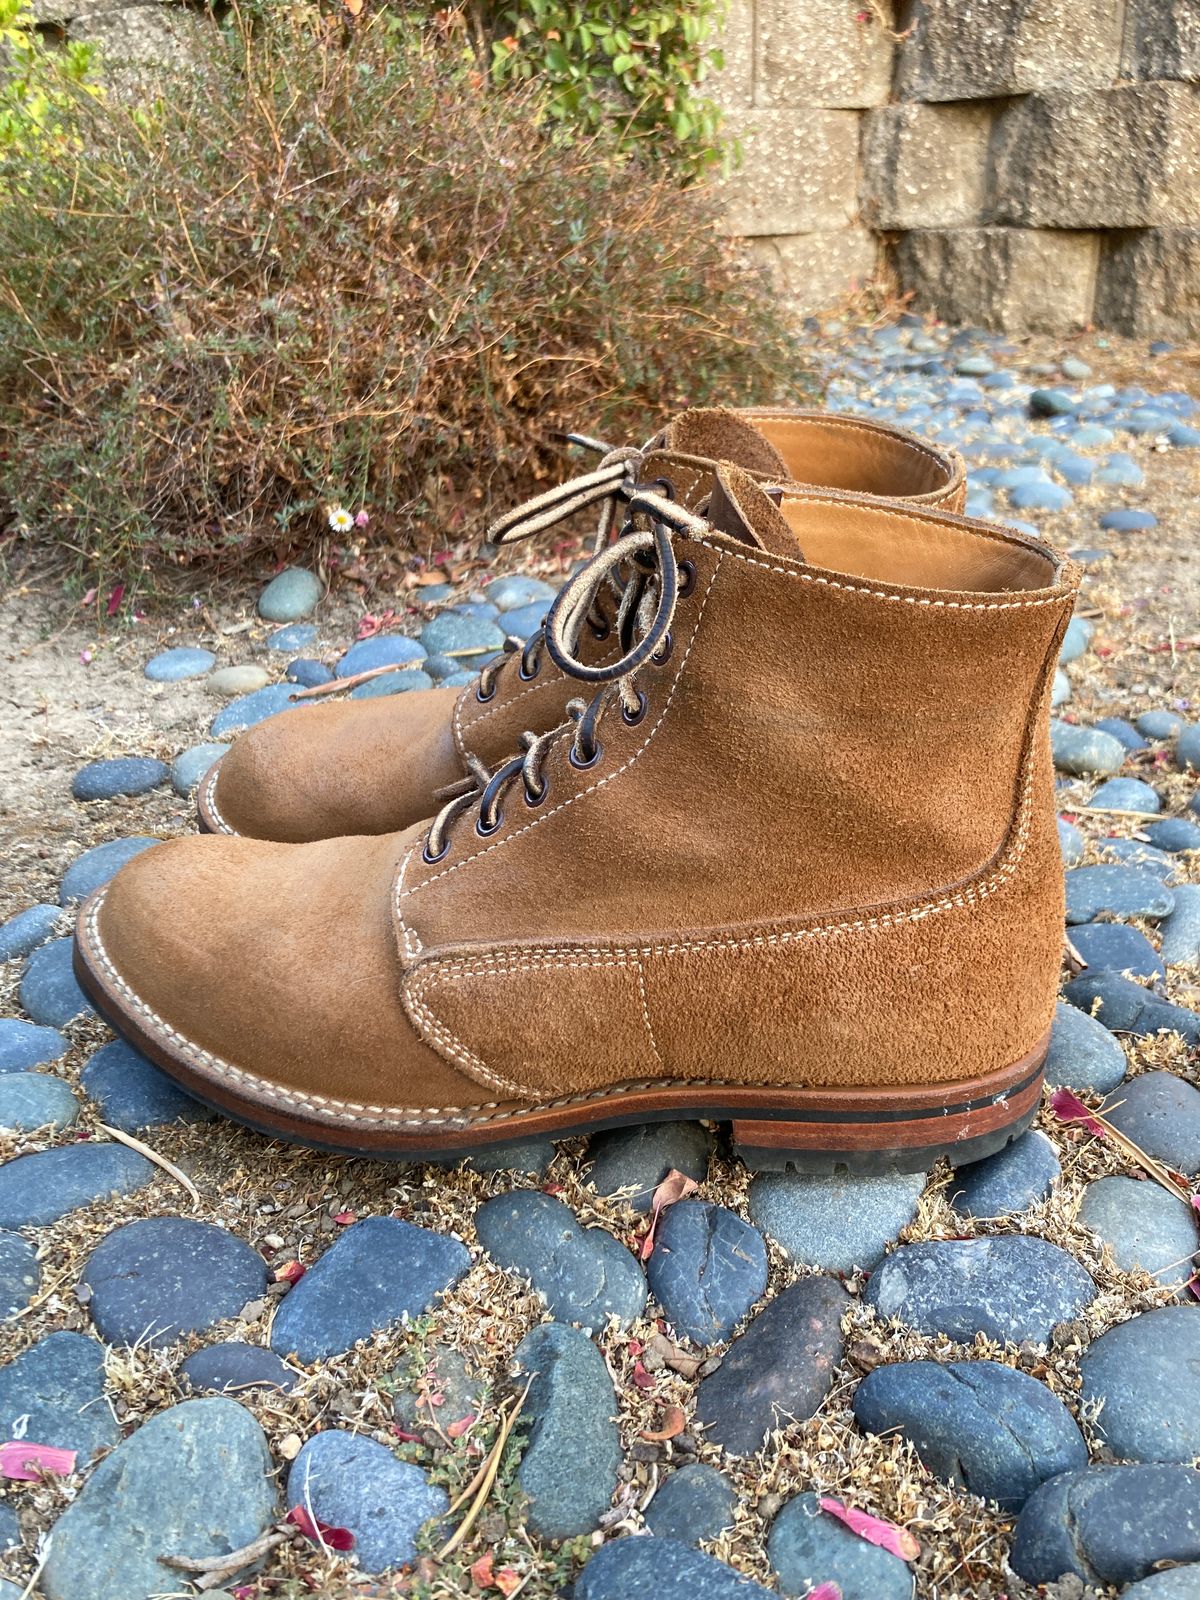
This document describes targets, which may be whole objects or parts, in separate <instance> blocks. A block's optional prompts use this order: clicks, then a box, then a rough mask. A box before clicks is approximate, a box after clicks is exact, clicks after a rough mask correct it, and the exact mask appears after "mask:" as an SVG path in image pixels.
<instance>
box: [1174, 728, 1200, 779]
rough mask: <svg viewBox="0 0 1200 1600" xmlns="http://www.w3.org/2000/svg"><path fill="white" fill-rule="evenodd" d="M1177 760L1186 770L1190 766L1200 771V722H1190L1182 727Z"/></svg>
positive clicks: (1176, 749)
mask: <svg viewBox="0 0 1200 1600" xmlns="http://www.w3.org/2000/svg"><path fill="white" fill-rule="evenodd" d="M1175 760H1176V761H1177V762H1178V763H1179V765H1180V767H1181V768H1182V769H1183V770H1184V771H1185V772H1186V771H1187V769H1188V768H1189V767H1194V768H1195V769H1196V770H1197V771H1198V772H1200V722H1189V723H1187V724H1186V725H1185V726H1184V727H1182V728H1180V730H1179V740H1178V743H1177V744H1176V746H1175Z"/></svg>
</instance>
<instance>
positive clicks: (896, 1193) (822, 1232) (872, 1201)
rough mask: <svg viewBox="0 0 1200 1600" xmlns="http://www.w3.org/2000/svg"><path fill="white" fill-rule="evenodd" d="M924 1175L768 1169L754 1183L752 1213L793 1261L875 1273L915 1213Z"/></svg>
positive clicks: (751, 1195) (823, 1268)
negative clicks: (888, 1249)
mask: <svg viewBox="0 0 1200 1600" xmlns="http://www.w3.org/2000/svg"><path fill="white" fill-rule="evenodd" d="M925 1178H926V1174H925V1173H923V1172H884V1173H879V1174H874V1175H870V1176H867V1175H858V1174H852V1173H845V1172H841V1173H837V1174H834V1175H833V1176H826V1175H809V1174H806V1173H791V1172H765V1173H761V1174H760V1175H759V1176H758V1177H757V1178H755V1179H754V1182H753V1183H752V1184H751V1185H750V1215H751V1216H752V1217H753V1218H754V1221H755V1222H756V1223H757V1225H758V1226H759V1227H760V1228H761V1229H762V1230H763V1232H764V1233H768V1234H770V1236H771V1237H772V1238H773V1239H774V1240H775V1241H776V1243H777V1244H779V1245H780V1246H781V1247H782V1249H783V1250H784V1252H785V1253H786V1254H787V1255H788V1256H790V1257H791V1259H792V1260H793V1261H800V1262H802V1263H803V1264H804V1265H805V1266H808V1267H818V1268H820V1269H821V1270H822V1271H823V1272H842V1273H850V1272H854V1271H856V1270H859V1269H861V1270H862V1271H865V1272H870V1271H871V1269H872V1268H873V1267H874V1266H875V1265H876V1263H877V1262H879V1261H881V1260H882V1259H883V1254H884V1251H885V1250H886V1249H887V1247H888V1245H889V1244H891V1243H893V1241H894V1240H895V1238H896V1236H897V1234H898V1233H899V1232H900V1230H901V1228H904V1227H907V1226H908V1224H909V1223H910V1222H911V1221H912V1220H913V1218H914V1217H915V1216H916V1214H917V1203H918V1201H919V1200H920V1198H921V1191H922V1190H923V1189H924V1187H925Z"/></svg>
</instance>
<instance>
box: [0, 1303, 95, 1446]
mask: <svg viewBox="0 0 1200 1600" xmlns="http://www.w3.org/2000/svg"><path fill="white" fill-rule="evenodd" d="M22 1417H24V1418H25V1419H26V1421H25V1422H24V1424H23V1425H22V1424H21V1423H20V1420H19V1419H21V1418H22ZM0 1434H2V1435H3V1437H4V1438H5V1439H36V1440H37V1442H38V1444H49V1445H53V1446H54V1447H55V1449H56V1450H74V1451H75V1452H76V1453H77V1455H78V1456H79V1457H80V1460H79V1463H78V1465H79V1466H80V1468H83V1467H85V1466H87V1464H88V1462H89V1461H90V1459H91V1457H92V1456H93V1455H94V1454H95V1453H96V1451H97V1450H107V1449H108V1448H109V1447H110V1446H111V1445H114V1444H116V1442H117V1440H118V1439H119V1438H120V1437H121V1430H120V1428H119V1427H118V1426H117V1422H116V1418H115V1417H114V1416H113V1413H112V1411H111V1409H110V1408H109V1407H108V1406H107V1405H106V1404H105V1401H104V1346H103V1345H102V1344H98V1343H97V1342H96V1340H95V1339H87V1338H85V1337H84V1335H83V1334H81V1333H50V1334H47V1335H46V1337H45V1338H44V1339H39V1340H38V1342H37V1343H36V1344H34V1345H31V1346H30V1347H29V1349H28V1350H26V1351H25V1352H24V1353H23V1354H21V1355H19V1356H18V1357H17V1358H16V1360H15V1361H10V1362H9V1364H8V1366H6V1367H4V1368H2V1369H0Z"/></svg>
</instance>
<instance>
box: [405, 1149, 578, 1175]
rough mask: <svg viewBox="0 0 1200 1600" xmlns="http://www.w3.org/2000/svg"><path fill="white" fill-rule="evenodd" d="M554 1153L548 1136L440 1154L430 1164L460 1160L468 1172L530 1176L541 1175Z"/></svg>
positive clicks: (457, 1161)
mask: <svg viewBox="0 0 1200 1600" xmlns="http://www.w3.org/2000/svg"><path fill="white" fill-rule="evenodd" d="M554 1156H555V1150H554V1145H553V1144H552V1143H551V1141H550V1140H549V1139H516V1140H513V1141H512V1142H511V1143H509V1144H496V1145H490V1146H488V1147H486V1148H484V1149H481V1150H476V1151H474V1152H473V1153H472V1154H471V1155H469V1156H448V1157H443V1158H441V1159H440V1160H438V1161H436V1162H434V1163H433V1165H435V1166H446V1167H456V1166H458V1164H459V1163H460V1162H461V1163H462V1164H463V1166H465V1167H467V1168H468V1169H469V1170H470V1171H471V1172H523V1173H525V1174H526V1175H527V1176H529V1177H531V1178H543V1177H545V1175H546V1172H547V1170H548V1168H549V1166H550V1163H551V1162H552V1161H553V1160H554Z"/></svg>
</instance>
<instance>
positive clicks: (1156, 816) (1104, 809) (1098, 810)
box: [1063, 806, 1166, 822]
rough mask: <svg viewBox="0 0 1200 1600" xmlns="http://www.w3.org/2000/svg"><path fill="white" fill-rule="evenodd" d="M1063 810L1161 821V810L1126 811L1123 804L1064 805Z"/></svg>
mask: <svg viewBox="0 0 1200 1600" xmlns="http://www.w3.org/2000/svg"><path fill="white" fill-rule="evenodd" d="M1063 809H1064V810H1067V811H1071V812H1073V813H1077V814H1079V815H1081V816H1087V817H1136V818H1137V820H1138V821H1139V822H1163V821H1165V820H1166V818H1164V817H1163V814H1162V812H1161V811H1127V810H1126V809H1125V808H1124V807H1123V806H1065V807H1064V808H1063Z"/></svg>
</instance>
